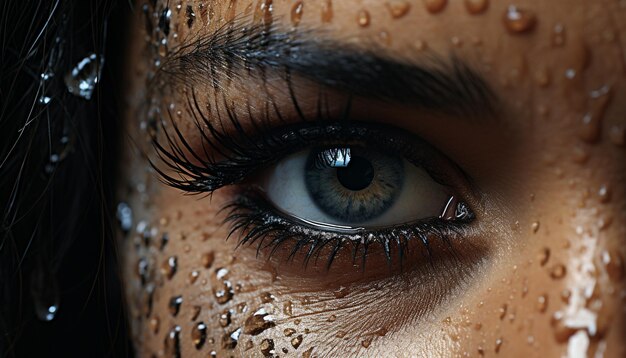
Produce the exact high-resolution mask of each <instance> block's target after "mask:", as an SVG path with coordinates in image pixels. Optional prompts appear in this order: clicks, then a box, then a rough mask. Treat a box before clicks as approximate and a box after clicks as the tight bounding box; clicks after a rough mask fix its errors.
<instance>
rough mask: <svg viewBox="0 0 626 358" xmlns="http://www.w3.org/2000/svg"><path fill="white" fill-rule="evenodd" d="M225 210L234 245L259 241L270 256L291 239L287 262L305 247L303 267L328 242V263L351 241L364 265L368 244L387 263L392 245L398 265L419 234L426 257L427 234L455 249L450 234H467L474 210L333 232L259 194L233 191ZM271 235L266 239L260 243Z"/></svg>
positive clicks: (354, 252) (362, 265)
mask: <svg viewBox="0 0 626 358" xmlns="http://www.w3.org/2000/svg"><path fill="white" fill-rule="evenodd" d="M222 210H225V211H227V214H226V219H225V222H227V223H230V225H231V228H230V232H229V235H228V238H230V237H231V236H232V235H233V234H235V233H237V232H239V233H240V237H239V239H238V243H237V247H239V246H243V245H254V244H256V245H257V256H258V254H259V252H260V251H261V250H264V249H267V248H271V250H270V253H269V257H271V256H272V255H273V254H274V253H275V252H276V250H277V249H278V248H279V247H280V246H281V245H282V244H283V243H284V242H286V241H288V240H289V241H292V242H293V247H292V249H291V252H290V254H289V256H288V258H287V261H289V260H293V258H294V256H295V255H296V254H298V253H299V252H301V251H304V249H305V248H307V246H308V249H306V253H305V257H304V266H305V267H306V266H307V265H308V263H309V261H310V259H311V258H313V257H314V256H315V260H316V262H317V259H318V258H319V254H320V252H321V251H322V250H323V249H324V248H325V247H328V246H332V251H331V252H330V254H329V256H328V259H327V263H326V267H327V269H328V268H329V267H330V266H331V264H332V263H333V261H334V259H335V257H336V255H337V253H338V252H339V250H340V249H342V248H343V247H344V246H346V245H352V260H353V263H355V262H356V258H357V255H358V254H359V252H361V267H362V268H364V267H365V260H366V258H367V254H368V249H369V246H370V245H372V244H379V245H380V246H381V247H382V249H383V251H384V253H385V257H386V259H387V263H388V265H391V262H392V259H393V258H392V248H393V247H395V249H396V250H397V254H398V260H399V262H400V264H402V262H403V259H404V257H405V256H406V254H408V242H409V241H410V240H413V239H418V240H419V242H420V243H421V244H422V246H423V248H424V249H425V251H426V254H427V258H428V260H429V261H431V262H432V259H433V252H432V250H431V247H430V241H431V238H433V237H434V238H436V239H439V240H442V241H443V242H444V243H445V244H446V245H447V247H448V248H449V249H450V250H451V252H452V253H453V254H455V251H454V248H453V246H452V242H451V239H452V238H454V237H463V236H465V235H467V232H468V230H469V228H468V227H467V225H466V224H468V223H469V222H471V221H472V220H473V219H474V217H473V215H471V216H468V217H467V218H466V219H464V220H457V221H444V220H441V219H439V218H429V219H426V220H421V221H419V222H414V223H410V224H404V225H398V226H394V227H390V228H383V229H378V230H363V231H360V232H357V233H349V234H345V233H336V232H326V231H322V230H318V229H315V228H312V227H309V226H306V225H300V224H296V223H294V222H293V221H292V220H291V219H289V218H285V217H283V216H282V215H280V214H278V213H277V212H276V211H275V210H274V209H273V208H272V207H271V206H270V205H269V203H267V202H266V201H265V200H264V199H263V198H262V197H261V196H260V194H258V193H256V192H253V191H246V192H244V193H241V194H240V195H238V196H237V198H236V199H235V200H233V201H232V202H231V203H229V204H227V205H226V206H224V208H223V209H222ZM267 238H270V239H271V240H270V242H269V243H264V242H265V240H266V239H267Z"/></svg>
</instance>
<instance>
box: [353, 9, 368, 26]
mask: <svg viewBox="0 0 626 358" xmlns="http://www.w3.org/2000/svg"><path fill="white" fill-rule="evenodd" d="M356 21H357V23H358V24H359V26H361V27H367V26H369V25H370V13H369V12H368V11H367V10H361V11H359V13H358V14H357V17H356Z"/></svg>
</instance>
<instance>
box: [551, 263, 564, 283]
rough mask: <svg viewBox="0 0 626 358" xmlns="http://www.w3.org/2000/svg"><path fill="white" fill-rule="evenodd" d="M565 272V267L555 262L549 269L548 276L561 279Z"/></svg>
mask: <svg viewBox="0 0 626 358" xmlns="http://www.w3.org/2000/svg"><path fill="white" fill-rule="evenodd" d="M566 273H567V269H566V268H565V266H563V264H556V265H554V266H552V268H551V269H550V277H552V278H554V279H561V278H563V277H565V274H566Z"/></svg>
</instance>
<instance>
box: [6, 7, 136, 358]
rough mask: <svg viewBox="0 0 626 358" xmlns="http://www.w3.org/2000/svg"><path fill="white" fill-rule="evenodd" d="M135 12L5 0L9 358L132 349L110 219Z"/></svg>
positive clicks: (120, 352)
mask: <svg viewBox="0 0 626 358" xmlns="http://www.w3.org/2000/svg"><path fill="white" fill-rule="evenodd" d="M129 10H130V6H129V4H128V3H125V2H119V3H118V2H116V1H113V0H90V1H88V0H50V1H46V0H41V1H38V0H3V1H2V5H1V6H0V205H1V207H2V211H1V213H2V218H1V220H2V221H1V226H0V310H1V311H0V333H1V337H0V356H2V357H4V356H17V357H30V356H35V355H42V356H63V357H69V356H129V355H132V351H131V348H130V344H129V339H128V337H127V326H126V319H125V312H124V309H123V304H122V302H123V300H122V292H121V285H120V282H119V277H118V276H119V275H118V272H117V271H118V265H117V262H116V254H115V246H114V242H113V236H114V235H113V233H114V227H113V220H111V219H110V218H111V217H112V214H111V213H112V205H111V203H112V201H111V200H112V198H113V195H114V189H115V181H114V179H115V178H116V175H115V174H116V170H117V168H116V166H115V159H116V156H117V151H118V144H119V142H120V141H119V139H118V138H119V137H120V136H119V134H118V129H119V128H118V126H119V122H120V121H119V113H118V112H117V110H116V103H118V98H114V97H113V96H112V95H111V94H114V93H121V91H118V90H117V89H119V88H118V87H119V86H122V85H123V83H120V82H121V81H119V80H117V79H118V78H119V77H120V76H116V74H119V73H121V71H120V70H119V69H120V68H121V59H122V56H121V53H122V50H123V44H124V41H123V40H124V38H125V37H124V31H126V30H127V28H128V27H127V26H124V25H125V20H126V15H127V13H128V12H129ZM104 60H106V61H104ZM103 63H106V66H103ZM94 87H95V90H94Z"/></svg>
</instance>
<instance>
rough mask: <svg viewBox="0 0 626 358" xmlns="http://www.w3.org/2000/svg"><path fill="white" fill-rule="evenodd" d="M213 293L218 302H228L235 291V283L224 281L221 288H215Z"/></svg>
mask: <svg viewBox="0 0 626 358" xmlns="http://www.w3.org/2000/svg"><path fill="white" fill-rule="evenodd" d="M216 288H218V287H216ZM213 294H214V296H215V300H216V301H217V303H219V304H221V305H223V304H225V303H226V302H228V301H230V300H231V299H232V298H233V295H234V294H235V293H234V292H233V285H232V284H231V283H230V281H223V282H222V283H221V287H219V289H214V290H213Z"/></svg>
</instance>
